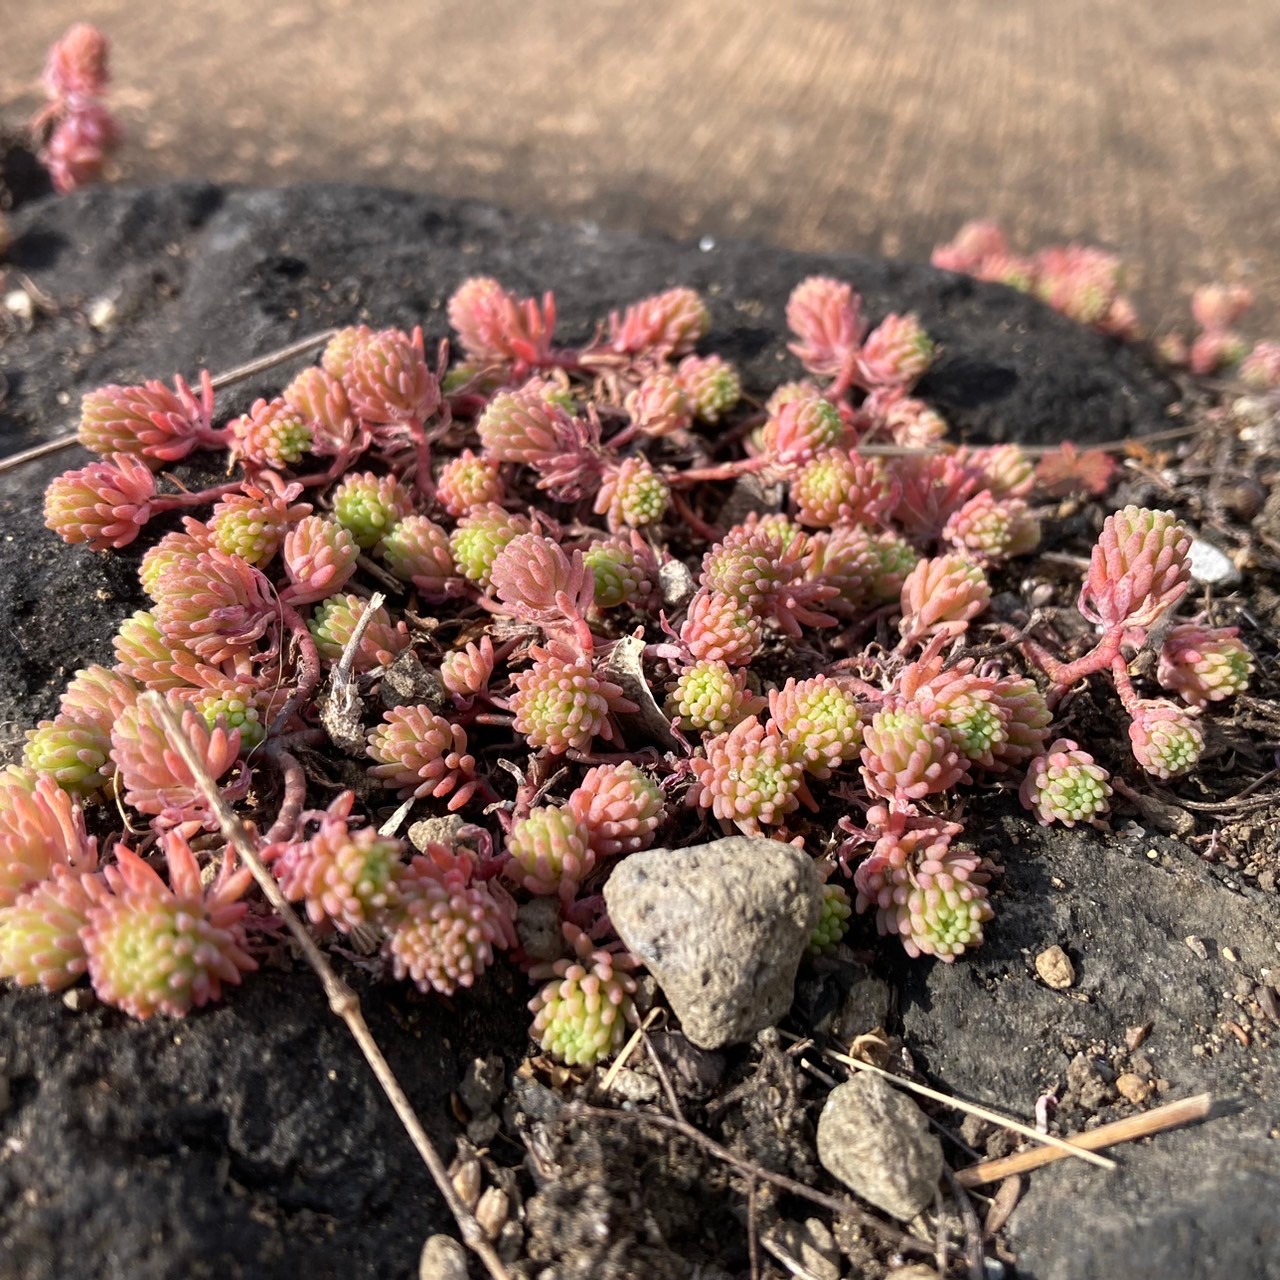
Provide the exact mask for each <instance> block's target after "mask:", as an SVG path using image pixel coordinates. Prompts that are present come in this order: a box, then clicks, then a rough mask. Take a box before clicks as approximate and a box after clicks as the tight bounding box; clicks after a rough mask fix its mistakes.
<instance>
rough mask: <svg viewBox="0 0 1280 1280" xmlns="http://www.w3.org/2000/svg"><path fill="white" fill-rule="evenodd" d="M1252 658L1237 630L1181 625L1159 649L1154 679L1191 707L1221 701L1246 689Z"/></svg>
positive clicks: (1173, 629) (1174, 629)
mask: <svg viewBox="0 0 1280 1280" xmlns="http://www.w3.org/2000/svg"><path fill="white" fill-rule="evenodd" d="M1253 669H1254V658H1253V654H1252V653H1250V652H1249V650H1248V648H1247V647H1246V646H1245V645H1244V643H1243V642H1242V641H1241V639H1240V630H1239V628H1238V627H1205V626H1201V625H1200V624H1198V623H1194V622H1191V623H1184V624H1183V625H1181V626H1177V627H1172V628H1170V630H1169V632H1168V634H1167V635H1166V636H1165V640H1164V644H1163V645H1162V646H1161V648H1160V663H1159V667H1158V670H1157V678H1158V679H1159V681H1160V683H1161V684H1162V685H1163V686H1164V687H1165V688H1166V689H1168V690H1170V691H1171V692H1172V693H1176V694H1178V696H1179V697H1181V698H1182V700H1183V701H1184V702H1186V703H1188V704H1189V705H1191V706H1193V707H1205V706H1207V705H1208V704H1209V703H1210V702H1221V701H1222V700H1223V699H1224V698H1230V697H1231V696H1233V695H1234V694H1237V693H1241V692H1243V691H1244V690H1245V689H1247V688H1248V687H1249V677H1250V676H1252V675H1253Z"/></svg>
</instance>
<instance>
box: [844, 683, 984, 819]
mask: <svg viewBox="0 0 1280 1280" xmlns="http://www.w3.org/2000/svg"><path fill="white" fill-rule="evenodd" d="M968 778H969V773H968V760H967V759H966V758H965V756H964V755H963V753H962V752H961V751H960V749H959V747H958V746H957V745H956V740H955V737H954V735H953V734H952V732H951V730H950V729H949V728H948V727H947V726H946V725H945V724H943V723H941V722H940V721H938V720H933V719H931V718H930V717H929V715H928V712H927V711H926V710H925V709H924V708H922V707H921V706H919V705H918V704H916V703H913V702H911V701H909V700H907V699H905V698H887V699H886V700H885V701H884V702H883V703H882V704H881V706H880V708H879V710H877V711H876V712H875V713H874V714H873V715H872V716H871V718H870V720H868V722H867V724H866V726H865V727H864V729H863V747H862V779H863V782H864V783H865V785H866V788H867V790H868V791H870V792H871V794H872V795H876V796H884V797H886V798H887V799H898V800H920V799H923V798H924V797H925V796H929V795H935V794H937V793H938V792H940V791H946V790H947V789H948V788H949V787H954V786H956V785H957V784H958V783H961V782H966V781H968Z"/></svg>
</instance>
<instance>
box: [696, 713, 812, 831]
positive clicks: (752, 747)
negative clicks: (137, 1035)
mask: <svg viewBox="0 0 1280 1280" xmlns="http://www.w3.org/2000/svg"><path fill="white" fill-rule="evenodd" d="M689 766H690V768H691V769H692V771H693V776H694V779H695V785H694V787H693V789H692V790H691V791H690V792H689V799H690V802H691V803H693V804H696V805H697V806H698V807H699V808H701V809H710V810H711V812H712V813H713V814H714V816H715V817H717V818H719V819H720V820H721V821H722V822H732V823H734V824H735V825H736V826H737V828H738V829H739V830H740V831H741V832H742V833H743V834H744V835H758V834H760V828H761V827H762V826H774V825H776V824H777V823H779V822H781V821H782V819H783V818H785V817H786V816H787V814H789V813H791V812H792V811H794V810H795V809H797V808H799V806H800V803H801V801H802V800H807V799H808V796H809V793H808V790H807V788H806V787H805V781H804V765H803V764H802V763H800V762H799V761H797V760H795V759H794V758H793V754H792V751H791V747H790V744H789V743H788V742H787V740H786V739H785V738H783V737H782V735H781V734H779V733H777V732H776V731H774V730H773V729H772V728H766V726H765V725H763V724H761V723H760V721H759V719H758V718H757V717H755V716H748V717H747V719H745V720H742V721H740V722H739V723H738V724H736V725H734V727H733V728H732V729H730V730H729V732H728V733H722V734H720V735H719V736H717V737H715V738H712V739H711V740H710V741H709V742H707V744H706V757H705V759H703V758H699V757H697V756H694V757H693V758H692V759H691V760H690V761H689Z"/></svg>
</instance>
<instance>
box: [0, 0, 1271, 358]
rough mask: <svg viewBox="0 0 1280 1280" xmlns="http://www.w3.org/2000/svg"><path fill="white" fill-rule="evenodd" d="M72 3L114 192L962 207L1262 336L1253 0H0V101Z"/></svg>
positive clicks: (1265, 93)
mask: <svg viewBox="0 0 1280 1280" xmlns="http://www.w3.org/2000/svg"><path fill="white" fill-rule="evenodd" d="M78 19H85V20H89V21H93V22H96V23H97V24H99V25H100V26H101V27H102V28H103V29H104V31H105V32H106V33H107V35H108V36H109V37H110V38H111V40H112V44H113V49H112V67H113V88H112V91H111V93H110V96H109V99H108V101H109V104H110V105H111V107H112V109H113V110H115V111H116V113H117V114H118V116H119V117H120V119H121V120H122V122H123V123H124V125H125V127H126V129H127V130H128V137H127V141H126V143H125V146H124V147H123V149H122V151H121V152H120V154H119V157H118V160H117V163H116V165H115V171H116V175H117V177H118V178H119V179H120V180H124V181H128V182H159V181H164V180H166V179H169V178H174V177H200V178H210V179H215V180H219V181H227V182H241V183H286V182H295V181H310V180H324V181H352V182H365V183H378V184H386V185H391V186H397V187H408V188H412V189H417V190H430V191H434V192H437V193H440V194H443V195H451V196H469V197H477V198H480V199H483V200H488V201H493V202H496V203H498V204H501V205H504V206H508V207H510V208H514V209H517V210H520V211H524V212H531V213H540V214H545V215H549V216H552V217H557V218H571V219H578V220H589V221H593V222H596V223H599V224H601V225H603V226H608V227H615V228H629V229H635V230H645V231H660V232H667V233H669V234H671V235H675V236H679V237H695V238H696V237H700V236H703V235H711V236H719V237H724V236H742V237H750V238H753V239H757V240H760V241H763V242H766V243H774V244H781V245H786V246H789V247H792V248H801V249H804V248H813V249H841V250H846V249H847V250H856V251H864V252H875V253H886V254H893V255H905V256H908V257H913V258H927V257H928V253H929V250H930V248H931V247H932V245H933V244H934V243H936V242H938V241H940V240H945V239H949V238H950V237H951V236H952V235H953V234H954V232H955V231H956V229H957V228H958V226H959V225H960V223H962V222H963V221H964V220H966V219H968V218H973V217H992V218H996V219H998V220H999V221H1000V222H1002V223H1003V224H1004V225H1005V227H1006V229H1007V231H1008V232H1009V234H1010V239H1011V241H1012V246H1013V247H1014V248H1016V249H1018V250H1022V251H1028V250H1031V249H1034V248H1038V247H1040V246H1042V245H1043V244H1045V243H1047V242H1049V241H1053V240H1066V239H1072V238H1078V239H1082V240H1086V241H1089V242H1092V243H1099V244H1102V245H1104V246H1106V247H1107V248H1109V249H1111V250H1113V251H1114V252H1116V253H1118V254H1119V255H1120V256H1121V257H1122V258H1123V259H1124V260H1125V262H1126V264H1127V266H1128V272H1127V276H1126V284H1127V286H1128V288H1129V290H1130V292H1132V293H1133V294H1134V296H1135V298H1136V301H1137V304H1138V308H1139V313H1140V315H1141V316H1142V319H1143V321H1144V324H1145V327H1146V328H1147V329H1148V330H1151V329H1159V328H1161V327H1168V326H1169V325H1173V324H1180V323H1182V322H1183V321H1184V319H1185V312H1186V297H1187V295H1188V293H1189V292H1190V289H1191V288H1192V287H1193V286H1194V285H1196V284H1198V283H1202V282H1204V281H1206V280H1211V279H1225V280H1229V281H1244V282H1246V283H1248V284H1250V285H1251V286H1252V287H1253V288H1254V290H1255V292H1256V293H1257V295H1258V305H1257V307H1256V309H1255V311H1254V313H1253V314H1252V315H1251V317H1250V324H1249V328H1250V329H1251V330H1255V331H1257V332H1259V333H1261V332H1266V331H1268V330H1274V329H1275V328H1276V327H1278V326H1277V325H1276V323H1275V321H1276V318H1277V311H1276V307H1275V305H1274V302H1273V301H1272V300H1273V299H1274V298H1276V297H1277V295H1280V289H1278V288H1277V285H1280V163H1278V161H1280V78H1278V77H1277V75H1276V74H1275V67H1276V58H1277V55H1280V4H1276V3H1275V2H1274V0H1237V2H1236V3H1234V4H1231V5H1217V4H1205V3H1198V2H1196V0H1166V2H1165V3H1163V4H1142V3H1118V2H1117V0H1053V3H1047V2H1046V3H1038V4H1037V3H1032V2H1030V0H907V2H906V3H901V4H897V5H886V4H884V3H879V2H877V3H872V0H792V2H791V3H788V4H777V5H769V4H762V3H759V0H707V2H705V3H700V4H690V3H687V2H685V0H646V2H645V3H636V2H635V0H625V2H624V0H587V2H584V0H371V2H370V0H363V2H362V0H276V2H270V0H267V2H264V0H215V2H214V3H213V4H210V5H206V4H200V5H197V4H194V3H183V2H182V0H178V2H177V3H173V2H171V0H38V2H36V0H0V31H3V33H4V38H3V45H2V52H0V117H3V118H4V119H5V120H6V121H7V122H9V123H16V122H18V121H20V120H22V119H23V118H25V117H26V116H27V115H28V114H29V113H30V111H31V110H32V109H33V108H34V107H35V106H37V105H38V103H39V102H40V100H41V97H40V93H39V89H38V84H37V80H38V77H39V74H40V70H41V68H42V66H43V65H44V59H45V53H46V50H47V49H48V47H49V45H50V44H51V42H52V41H53V40H54V39H56V38H57V37H58V36H59V35H60V34H61V32H62V31H63V30H64V29H65V28H66V27H67V26H68V25H69V24H70V23H71V22H73V21H76V20H78ZM548 283H551V282H548Z"/></svg>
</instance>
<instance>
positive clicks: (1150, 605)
mask: <svg viewBox="0 0 1280 1280" xmlns="http://www.w3.org/2000/svg"><path fill="white" fill-rule="evenodd" d="M1190 550H1191V538H1190V536H1189V535H1188V534H1187V531H1186V528H1185V527H1184V526H1183V525H1182V523H1181V522H1180V521H1179V520H1178V519H1177V517H1176V516H1175V515H1174V514H1173V513H1172V512H1171V511H1152V510H1150V509H1148V508H1145V507H1135V506H1128V507H1125V508H1124V509H1123V510H1122V511H1117V512H1115V513H1113V514H1112V515H1109V516H1108V517H1107V518H1106V519H1105V520H1104V521H1103V523H1102V533H1101V535H1100V536H1099V538H1098V541H1097V543H1096V545H1095V546H1094V548H1093V553H1092V555H1091V556H1090V559H1089V574H1088V577H1087V578H1086V579H1085V582H1084V586H1083V587H1081V588H1080V604H1079V608H1080V612H1081V613H1082V614H1084V616H1085V617H1086V618H1087V619H1088V620H1089V621H1090V622H1095V623H1097V624H1098V625H1099V626H1103V627H1149V626H1150V625H1151V624H1152V623H1153V622H1155V620H1156V619H1157V618H1158V617H1160V615H1161V614H1162V613H1164V612H1165V611H1166V610H1168V609H1169V608H1170V607H1172V606H1173V605H1174V604H1176V603H1177V601H1178V600H1180V599H1181V598H1182V595H1183V593H1184V592H1185V591H1186V589H1187V586H1188V584H1189V582H1190V572H1191V571H1190V564H1189V562H1188V559H1187V556H1188V554H1189V552H1190Z"/></svg>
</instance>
